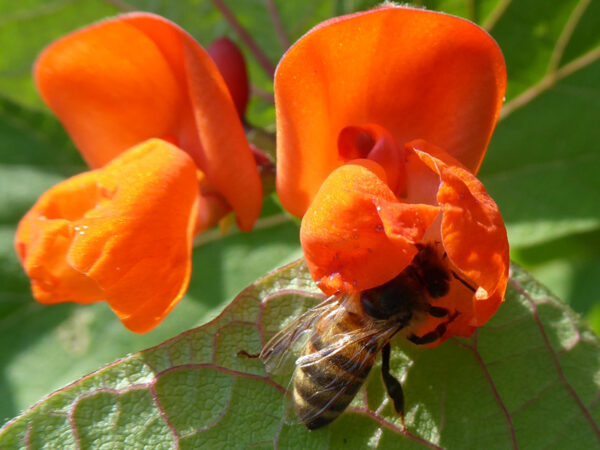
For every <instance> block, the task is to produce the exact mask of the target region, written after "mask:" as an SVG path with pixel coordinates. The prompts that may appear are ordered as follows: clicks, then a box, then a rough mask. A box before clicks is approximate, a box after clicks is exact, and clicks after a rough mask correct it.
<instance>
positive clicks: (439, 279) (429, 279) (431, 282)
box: [425, 267, 450, 298]
mask: <svg viewBox="0 0 600 450" xmlns="http://www.w3.org/2000/svg"><path fill="white" fill-rule="evenodd" d="M425 286H426V288H427V292H428V293H429V295H431V296H432V297H433V298H441V297H443V296H444V295H446V294H447V293H448V291H449V290H450V275H449V274H448V272H447V271H446V270H445V269H443V268H442V267H430V268H428V270H427V271H426V272H425Z"/></svg>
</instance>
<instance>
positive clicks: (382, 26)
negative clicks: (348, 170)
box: [275, 6, 506, 216]
mask: <svg viewBox="0 0 600 450" xmlns="http://www.w3.org/2000/svg"><path fill="white" fill-rule="evenodd" d="M505 85H506V73H505V65H504V59H503V57H502V53H501V52H500V49H499V48H498V46H497V44H496V43H495V42H494V40H493V39H492V38H491V37H490V36H489V35H488V34H487V33H486V32H485V31H483V30H482V29H481V28H479V27H477V26H476V25H474V24H473V23H471V22H468V21H466V20H464V19H460V18H457V17H453V16H449V15H446V14H442V13H437V12H431V11H425V10H422V9H412V8H406V7H393V6H386V7H382V8H378V9H375V10H371V11H367V12H363V13H358V14H353V15H350V16H344V17H340V18H336V19H332V20H330V21H327V22H324V23H323V24H321V25H319V26H317V27H316V28H314V29H313V30H312V31H310V32H308V33H307V34H306V35H305V36H304V37H302V38H301V39H300V40H299V41H298V42H296V44H294V45H293V46H292V47H291V48H290V49H289V50H288V51H287V53H286V54H285V55H284V57H283V58H282V60H281V62H280V63H279V66H278V67H277V71H276V74H275V101H276V105H277V140H278V147H277V150H278V160H277V164H278V167H277V172H278V184H277V189H278V193H279V196H280V199H281V201H282V203H283V205H284V206H285V208H286V209H287V210H288V211H290V212H291V213H292V214H294V215H297V216H302V215H303V214H304V212H305V211H306V209H307V208H308V206H309V204H310V202H311V201H312V199H313V197H314V196H315V195H316V193H317V191H318V189H319V186H320V185H321V183H322V182H323V181H324V180H325V178H327V176H328V175H329V173H331V172H332V171H333V170H334V169H335V168H336V167H338V166H340V165H341V164H342V163H343V161H342V160H341V158H340V157H339V155H338V154H337V140H338V136H339V133H340V131H341V130H342V129H344V128H345V127H347V126H363V125H365V124H372V123H374V124H378V125H381V126H382V127H384V128H385V129H387V130H388V131H390V132H391V133H392V135H393V136H394V137H395V138H396V140H397V142H398V144H399V145H400V146H402V145H403V144H404V143H406V142H408V141H410V140H413V139H416V138H423V139H426V140H427V141H429V142H431V143H433V144H436V145H439V146H440V147H443V148H445V149H446V150H447V151H448V152H449V153H451V154H452V155H454V156H455V157H456V158H457V159H459V160H460V161H461V162H462V163H463V164H464V165H465V166H467V167H468V168H469V169H470V170H472V171H476V170H477V169H478V167H479V165H480V163H481V160H482V158H483V155H484V153H485V149H486V147H487V144H488V141H489V139H490V136H491V133H492V130H493V128H494V125H495V122H496V119H497V117H498V114H499V111H500V107H501V105H502V99H503V96H504V91H505Z"/></svg>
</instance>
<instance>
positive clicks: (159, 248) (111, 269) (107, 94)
mask: <svg viewBox="0 0 600 450" xmlns="http://www.w3.org/2000/svg"><path fill="white" fill-rule="evenodd" d="M232 46H233V44H232V43H229V44H226V45H225V46H223V44H220V45H219V46H218V47H217V49H216V50H213V51H214V52H215V54H216V55H217V56H215V58H216V59H218V60H219V66H220V67H222V68H223V70H224V72H226V76H227V81H225V80H224V79H223V77H222V76H221V74H220V73H219V69H218V68H217V65H216V64H215V63H214V62H213V60H212V59H211V57H210V56H209V54H208V53H207V52H206V51H205V50H204V49H203V48H202V47H200V45H198V44H197V43H196V42H195V41H194V40H193V39H192V38H191V37H190V36H189V35H188V34H187V33H185V32H184V31H183V30H182V29H180V28H179V27H177V26H176V25H175V24H173V23H171V22H169V21H167V20H165V19H163V18H161V17H158V16H154V15H151V14H144V13H134V14H126V15H122V16H119V17H117V18H115V19H110V20H106V21H103V22H99V23H97V24H95V25H92V26H90V27H87V28H84V29H82V30H79V31H76V32H74V33H72V34H70V35H68V36H66V37H64V38H62V39H60V40H58V41H57V42H55V43H53V44H52V45H50V46H49V47H48V48H47V49H46V50H44V52H43V53H42V54H41V55H40V57H39V58H38V61H37V62H36V66H35V79H36V82H37V85H38V88H39V90H40V92H41V94H42V97H43V98H44V100H45V101H46V103H47V104H48V105H49V106H50V108H51V109H52V110H53V111H54V113H55V114H56V115H57V116H58V118H59V119H60V121H61V122H62V123H63V125H64V127H65V128H66V130H67V132H68V133H69V134H70V136H71V137H72V139H73V140H74V142H75V144H76V146H77V147H78V149H79V150H80V151H81V153H82V155H83V157H84V159H85V160H86V161H87V162H88V164H89V165H90V166H91V167H92V168H95V169H97V170H94V171H91V172H87V173H84V174H82V175H79V176H75V177H73V178H71V179H68V180H66V181H64V182H63V183H60V184H59V185H57V186H55V187H53V188H52V189H50V190H48V191H47V192H46V193H45V194H44V195H42V197H41V198H40V199H39V200H38V202H37V203H36V204H35V205H34V207H33V208H32V209H31V210H30V211H29V212H28V213H27V215H26V216H25V217H24V218H23V220H22V221H21V223H20V224H19V228H18V231H17V236H16V239H15V245H16V248H17V252H18V254H19V257H20V259H21V263H22V264H23V266H24V268H25V271H26V272H27V274H28V275H29V277H30V278H31V280H32V289H33V293H34V296H35V297H36V299H37V300H38V301H40V302H42V303H58V302H65V301H73V302H77V303H90V302H95V301H100V300H106V301H108V303H109V305H110V306H111V308H112V309H113V310H114V311H115V313H116V314H117V315H118V317H119V318H120V319H121V320H122V321H123V323H124V324H125V326H127V327H128V328H129V329H131V330H133V331H136V332H145V331H148V330H150V329H152V328H153V327H154V326H156V325H157V324H158V323H159V322H160V321H161V320H162V319H163V318H164V317H165V316H166V314H168V312H169V311H170V310H171V309H172V308H173V307H174V306H175V304H176V303H177V302H178V301H179V299H180V298H181V297H182V296H183V294H184V293H185V290H186V288H187V285H188V282H189V278H190V273H191V272H190V270H191V260H190V257H191V249H192V237H193V235H194V234H195V233H198V232H201V231H203V230H206V229H208V228H210V227H212V226H213V225H215V224H216V223H217V222H218V221H219V220H221V219H222V218H223V217H224V216H225V215H227V214H229V213H230V212H231V211H232V210H233V211H234V212H235V213H236V218H237V222H238V226H239V227H240V228H241V229H242V230H244V231H249V230H250V229H251V228H252V226H253V224H254V222H255V221H256V219H257V218H258V215H259V213H260V208H261V205H262V187H261V181H260V178H259V175H258V169H257V166H256V162H255V160H254V157H253V153H252V150H251V148H250V146H249V144H248V142H247V140H246V137H245V133H244V129H243V126H242V123H241V120H240V115H239V114H238V108H239V111H240V114H242V113H243V110H244V108H245V103H246V101H247V80H245V77H246V72H245V66H244V62H243V58H242V56H241V53H239V51H237V52H236V51H235V49H233V48H232ZM227 58H230V61H229V62H228V61H227ZM236 71H237V72H239V71H243V73H238V74H237V78H236ZM244 83H245V84H244ZM228 86H229V87H230V89H231V93H230V90H229V89H228ZM234 101H235V104H234ZM236 105H238V106H236ZM157 138H158V139H157Z"/></svg>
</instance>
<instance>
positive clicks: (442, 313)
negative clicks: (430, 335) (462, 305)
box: [427, 306, 449, 317]
mask: <svg viewBox="0 0 600 450" xmlns="http://www.w3.org/2000/svg"><path fill="white" fill-rule="evenodd" d="M427 312H428V313H429V314H431V315H432V316H433V317H446V316H447V315H448V313H449V311H448V310H447V309H446V308H441V307H439V306H430V307H429V311H427Z"/></svg>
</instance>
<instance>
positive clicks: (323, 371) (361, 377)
mask: <svg viewBox="0 0 600 450" xmlns="http://www.w3.org/2000/svg"><path fill="white" fill-rule="evenodd" d="M306 345H307V348H306V349H305V353H314V352H318V351H319V350H321V349H322V348H323V347H324V344H323V342H322V341H321V340H320V338H319V337H318V336H317V335H315V336H313V339H312V340H311V341H309V342H308V343H307V344H306ZM354 347H355V346H350V347H349V348H345V349H344V351H343V352H342V351H338V352H336V353H334V354H332V355H330V356H327V357H324V358H322V359H320V360H319V361H318V362H316V363H312V364H306V365H301V366H298V368H297V370H296V372H295V375H294V383H293V384H294V392H293V396H294V403H295V407H296V413H297V414H298V417H300V419H301V420H302V422H303V423H304V425H305V426H306V427H307V428H308V429H310V430H314V429H317V428H320V427H322V426H325V425H327V424H328V423H330V422H331V421H333V420H334V419H336V418H337V417H338V416H339V415H340V414H341V413H342V412H343V411H344V410H345V409H346V407H347V406H348V404H349V403H350V402H351V401H352V399H353V398H354V396H355V395H356V393H357V392H358V390H359V389H360V387H361V386H362V384H363V383H364V381H365V379H366V378H367V375H368V374H369V371H370V370H371V367H372V365H373V360H374V358H375V353H376V352H375V351H374V349H373V350H371V348H366V347H365V346H364V345H363V346H359V345H358V344H357V345H356V349H357V350H358V355H357V354H356V353H355V352H353V351H352V350H353V348H354ZM359 348H360V349H361V350H362V351H361V350H359ZM353 354H354V355H357V356H360V357H361V358H362V359H363V360H362V361H360V362H359V360H360V359H361V358H356V357H355V358H353Z"/></svg>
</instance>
